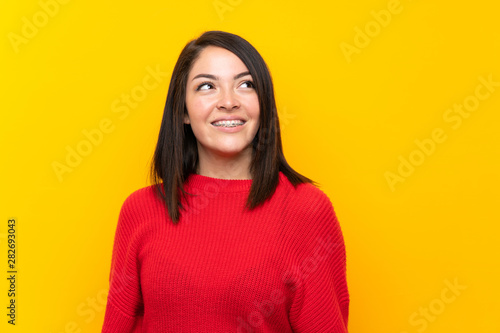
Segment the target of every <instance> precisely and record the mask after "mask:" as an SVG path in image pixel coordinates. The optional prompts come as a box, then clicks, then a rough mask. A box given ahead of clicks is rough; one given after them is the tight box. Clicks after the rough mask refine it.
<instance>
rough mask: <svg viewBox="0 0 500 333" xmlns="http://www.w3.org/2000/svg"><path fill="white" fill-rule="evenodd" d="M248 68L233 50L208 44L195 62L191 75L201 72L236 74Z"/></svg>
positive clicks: (223, 74) (221, 74) (220, 74)
mask: <svg viewBox="0 0 500 333" xmlns="http://www.w3.org/2000/svg"><path fill="white" fill-rule="evenodd" d="M247 70H248V69H247V67H246V66H245V64H244V63H243V61H241V59H240V58H238V56H237V55H235V54H234V53H232V52H231V51H229V50H226V49H224V48H221V47H217V46H207V47H205V48H204V49H203V50H202V51H201V52H200V55H199V56H198V58H197V59H196V60H195V62H194V63H193V67H192V69H191V72H190V73H189V77H193V76H195V75H197V74H201V73H203V74H215V75H218V76H225V75H227V76H234V74H237V73H240V72H243V71H247Z"/></svg>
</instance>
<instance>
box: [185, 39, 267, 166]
mask: <svg viewBox="0 0 500 333" xmlns="http://www.w3.org/2000/svg"><path fill="white" fill-rule="evenodd" d="M186 108H187V113H188V114H187V115H185V117H184V123H186V124H190V125H191V128H192V130H193V133H194V135H195V137H196V139H197V141H198V155H199V157H200V159H202V158H203V157H204V156H208V155H210V154H215V155H220V156H224V157H237V156H240V157H241V154H251V153H252V145H251V142H252V140H253V139H254V137H255V134H256V133H257V130H258V127H259V113H260V112H259V100H258V97H257V92H256V90H255V89H254V86H253V79H252V76H251V75H250V74H249V73H248V69H247V67H246V66H245V64H243V62H242V61H241V60H240V58H238V57H237V56H236V55H235V54H234V53H232V52H230V51H228V50H226V49H224V48H220V47H215V46H207V47H205V49H203V50H202V51H201V53H200V55H199V57H198V59H197V60H196V61H195V62H194V64H193V66H192V68H191V71H190V73H189V75H188V82H187V85H186Z"/></svg>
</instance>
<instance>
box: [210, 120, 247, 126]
mask: <svg viewBox="0 0 500 333" xmlns="http://www.w3.org/2000/svg"><path fill="white" fill-rule="evenodd" d="M244 124H245V122H244V121H243V120H220V121H216V122H214V123H212V125H214V126H216V127H236V126H241V125H244Z"/></svg>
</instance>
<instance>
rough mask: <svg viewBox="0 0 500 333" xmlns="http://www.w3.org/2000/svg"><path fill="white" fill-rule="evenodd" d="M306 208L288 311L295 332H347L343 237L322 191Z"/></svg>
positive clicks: (347, 313)
mask: <svg viewBox="0 0 500 333" xmlns="http://www.w3.org/2000/svg"><path fill="white" fill-rule="evenodd" d="M316 193H317V194H318V195H317V196H316V195H315V196H314V197H315V199H310V200H312V201H308V202H307V204H306V205H304V206H308V207H309V208H306V209H305V211H306V212H307V214H305V215H304V216H303V217H302V218H301V219H302V220H303V221H302V222H301V223H302V224H303V227H304V229H302V230H303V231H304V237H303V238H302V241H301V244H302V246H301V250H300V253H301V255H300V258H299V261H298V263H297V264H298V268H299V270H298V272H300V274H297V280H296V287H295V288H296V293H295V296H294V299H293V302H292V306H291V308H290V312H289V320H290V324H291V327H292V328H293V332H294V333H307V332H330V333H347V332H348V329H347V320H348V315H349V292H348V288H347V281H346V253H345V245H344V238H343V235H342V232H341V229H340V225H339V222H338V220H337V217H336V214H335V212H334V209H333V205H332V203H331V201H330V199H329V198H328V197H327V196H326V194H324V193H323V192H322V191H321V192H320V191H317V192H316Z"/></svg>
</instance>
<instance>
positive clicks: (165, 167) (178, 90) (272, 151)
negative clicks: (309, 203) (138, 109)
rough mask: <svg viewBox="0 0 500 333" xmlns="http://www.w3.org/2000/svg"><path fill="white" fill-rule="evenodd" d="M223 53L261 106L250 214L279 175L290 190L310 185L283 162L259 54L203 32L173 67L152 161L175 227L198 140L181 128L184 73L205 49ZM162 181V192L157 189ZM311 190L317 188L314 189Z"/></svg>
mask: <svg viewBox="0 0 500 333" xmlns="http://www.w3.org/2000/svg"><path fill="white" fill-rule="evenodd" d="M209 45H212V46H217V47H221V48H225V49H227V50H229V51H231V52H232V53H234V54H235V55H236V56H238V57H239V58H240V59H241V61H242V62H243V63H244V64H245V66H246V67H247V68H248V71H249V72H250V75H251V76H252V78H253V83H254V87H255V89H256V92H257V96H258V100H259V107H260V116H259V118H260V124H259V129H258V130H257V133H256V135H255V138H254V139H253V141H252V146H253V149H252V160H251V163H250V170H249V172H250V174H251V177H252V185H251V188H250V193H249V195H248V199H247V202H246V207H247V208H248V209H250V210H251V209H253V208H255V207H257V206H259V205H260V204H262V203H264V201H266V199H267V198H269V197H270V196H272V195H273V194H274V192H275V190H276V187H277V185H278V182H279V172H280V171H281V172H283V174H284V175H285V176H286V177H287V178H288V180H289V181H290V183H292V184H293V186H295V187H296V186H297V185H298V184H301V183H312V184H315V182H314V181H313V180H311V179H309V178H307V177H305V176H303V175H301V174H299V173H298V172H296V171H295V170H293V169H292V168H291V167H290V166H289V165H288V163H287V162H286V160H285V156H284V155H283V147H282V144H281V135H280V126H279V120H278V113H277V110H276V101H275V98H274V88H273V82H272V79H271V74H270V73H269V70H268V68H267V65H266V63H265V62H264V59H263V58H262V57H261V55H260V54H259V52H257V50H256V49H255V48H254V47H253V46H252V45H251V44H250V43H249V42H248V41H246V40H245V39H243V38H241V37H240V36H238V35H235V34H231V33H228V32H224V31H207V32H204V33H203V34H202V35H201V36H200V37H199V38H197V39H194V40H192V41H190V42H188V43H187V44H186V46H185V47H184V49H183V50H182V52H181V54H180V55H179V58H178V60H177V63H176V64H175V67H174V70H173V73H172V77H171V80H170V85H169V88H168V94H167V100H166V103H165V109H164V112H163V119H162V122H161V127H160V133H159V135H158V142H157V145H156V149H155V152H154V155H153V158H152V161H151V169H150V174H149V175H150V178H151V180H152V183H153V185H154V189H155V191H154V192H155V193H156V195H157V197H158V198H160V199H161V200H162V202H163V203H164V204H165V206H166V208H167V211H168V214H169V216H170V218H171V220H172V221H173V223H174V224H177V222H178V221H179V219H180V209H182V210H185V209H184V207H183V205H182V203H181V201H180V195H181V193H182V195H183V196H184V197H185V196H186V194H189V195H192V194H191V193H188V192H186V191H185V190H184V187H183V184H184V182H185V180H186V179H187V178H188V176H189V175H190V174H192V173H196V170H197V167H198V149H197V141H196V137H195V136H194V133H193V131H192V129H191V125H189V124H184V121H183V120H184V115H185V114H187V109H186V85H187V79H188V75H189V72H190V70H191V68H192V66H193V64H194V62H195V61H196V60H197V58H198V56H199V55H200V53H201V51H202V50H203V49H204V48H205V47H207V46H209ZM161 182H163V188H162V184H161ZM315 185H316V184H315Z"/></svg>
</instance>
